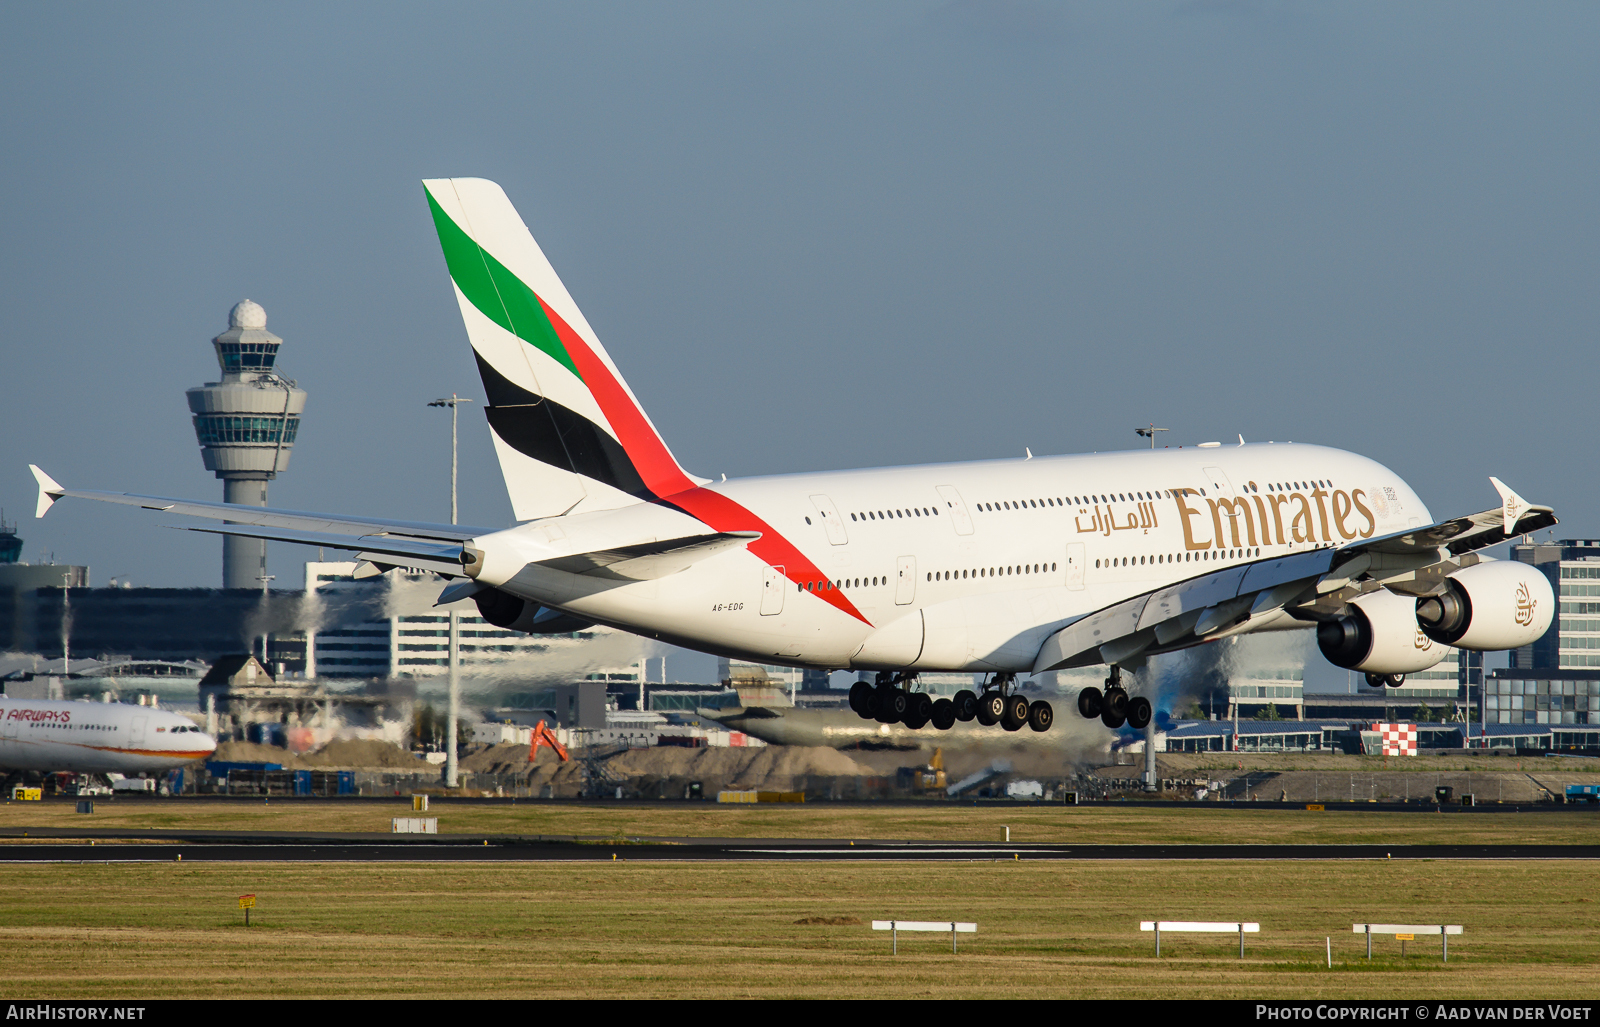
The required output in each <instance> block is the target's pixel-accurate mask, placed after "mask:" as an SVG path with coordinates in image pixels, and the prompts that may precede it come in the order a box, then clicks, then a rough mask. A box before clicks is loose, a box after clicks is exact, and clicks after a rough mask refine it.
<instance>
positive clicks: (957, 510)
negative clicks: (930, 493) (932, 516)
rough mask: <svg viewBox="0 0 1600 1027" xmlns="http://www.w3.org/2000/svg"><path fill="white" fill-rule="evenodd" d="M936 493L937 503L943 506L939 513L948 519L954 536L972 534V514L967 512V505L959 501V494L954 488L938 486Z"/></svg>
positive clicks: (951, 486)
mask: <svg viewBox="0 0 1600 1027" xmlns="http://www.w3.org/2000/svg"><path fill="white" fill-rule="evenodd" d="M936 491H937V492H938V493H939V502H941V503H942V504H944V509H942V510H940V511H939V513H940V514H942V515H943V516H945V517H948V518H950V526H951V527H952V528H954V529H956V534H957V535H970V534H972V514H971V513H969V512H968V511H967V504H966V503H963V502H962V501H961V493H959V492H957V491H956V487H955V486H954V485H940V486H939V487H938V489H937V490H936Z"/></svg>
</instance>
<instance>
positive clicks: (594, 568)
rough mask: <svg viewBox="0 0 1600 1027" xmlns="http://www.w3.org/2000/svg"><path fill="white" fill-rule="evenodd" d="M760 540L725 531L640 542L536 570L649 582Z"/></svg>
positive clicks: (553, 562) (542, 564) (579, 555)
mask: <svg viewBox="0 0 1600 1027" xmlns="http://www.w3.org/2000/svg"><path fill="white" fill-rule="evenodd" d="M760 537H761V532H759V531H725V532H717V533H716V534H713V535H693V536H690V537H688V538H669V539H662V540H660V541H657V542H641V543H638V544H636V545H631V546H621V547H619V548H616V549H597V550H594V551H592V552H588V553H574V554H573V555H571V556H558V557H556V558H555V559H553V560H542V561H540V562H539V564H538V566H540V567H548V568H550V569H551V570H557V571H565V572H566V573H568V574H584V575H589V576H591V577H599V578H611V579H613V580H622V581H652V580H654V579H656V578H665V577H667V576H668V575H672V574H676V573H678V572H679V571H682V570H686V569H688V568H689V567H692V566H693V565H695V564H697V563H699V562H700V561H701V560H704V559H706V558H707V557H710V556H715V555H716V554H717V553H720V552H722V551H723V550H727V549H734V548H742V547H744V546H747V545H749V544H750V543H752V542H754V541H755V540H756V539H758V538H760Z"/></svg>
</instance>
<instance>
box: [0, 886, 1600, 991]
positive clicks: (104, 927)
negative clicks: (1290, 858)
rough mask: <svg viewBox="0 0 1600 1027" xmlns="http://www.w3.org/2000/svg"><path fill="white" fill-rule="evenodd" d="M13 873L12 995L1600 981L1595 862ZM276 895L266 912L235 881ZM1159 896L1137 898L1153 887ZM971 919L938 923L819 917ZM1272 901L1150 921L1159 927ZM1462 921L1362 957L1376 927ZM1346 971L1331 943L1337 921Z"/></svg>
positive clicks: (1560, 986) (1403, 987)
mask: <svg viewBox="0 0 1600 1027" xmlns="http://www.w3.org/2000/svg"><path fill="white" fill-rule="evenodd" d="M1108 870H1109V873H1110V874H1111V875H1113V876H1105V877H1102V876H1100V875H1099V874H1097V873H1096V872H1095V870H1094V868H1092V867H1086V866H1083V865H1071V864H1060V863H1044V862H1038V863H1029V862H1021V863H1014V862H999V863H972V864H939V865H927V864H897V865H884V864H870V865H868V864H837V863H762V864H726V863H719V864H667V865H663V864H642V863H628V862H625V861H619V862H617V863H605V864H599V865H596V864H533V865H529V864H516V865H510V864H492V865H483V864H471V865H415V864H406V865H381V866H374V865H363V864H343V865H332V864H305V865H301V864H229V865H204V866H202V865H194V864H182V865H179V864H159V865H149V864H146V865H137V866H130V865H70V866H69V865H54V866H31V865H23V866H10V867H7V869H6V873H5V877H4V884H3V885H0V944H4V945H5V946H6V947H7V948H8V949H9V950H10V951H11V952H12V953H13V957H12V962H11V972H9V973H8V974H7V975H6V976H5V978H4V980H3V981H0V992H3V993H4V995H5V996H6V997H7V998H34V997H42V996H49V997H60V998H71V997H83V998H89V997H118V998H125V999H139V998H166V997H235V998H258V997H267V996H281V997H327V998H363V997H406V996H412V997H428V998H445V997H460V998H474V997H477V998H531V997H594V996H615V997H637V998H653V997H676V998H693V997H724V998H735V997H771V998H776V997H792V998H844V997H877V998H933V997H963V998H1011V997H1038V998H1044V997H1062V998H1079V997H1099V998H1130V997H1163V998H1180V997H1214V998H1323V997H1359V998H1385V997H1394V996H1403V997H1404V998H1406V999H1420V998H1446V999H1456V998H1468V997H1493V998H1515V997H1529V998H1532V997H1545V998H1554V997H1560V998H1583V997H1588V998H1593V997H1596V996H1600V975H1597V974H1596V973H1595V972H1594V969H1593V967H1594V964H1595V962H1596V960H1597V959H1600V923H1597V921H1596V917H1595V915H1594V913H1595V906H1594V904H1593V901H1592V900H1591V898H1590V897H1589V896H1590V895H1591V894H1592V893H1593V874H1594V869H1593V864H1592V863H1581V862H1573V861H1545V862H1531V863H1516V864H1510V863H1502V862H1496V861H1482V862H1432V861H1407V862H1393V863H1389V862H1378V863H1348V862H1338V863H1333V862H1281V863H1274V864H1261V863H1233V862H1219V863H1182V864H1178V863H1168V862H1148V863H1144V862H1130V863H1120V862H1119V863H1117V864H1116V865H1115V866H1113V867H1109V868H1108ZM247 892H248V893H255V894H256V895H257V896H258V897H259V899H258V902H259V905H258V906H257V908H256V910H255V914H254V917H253V920H254V923H253V925H252V926H251V927H250V928H248V929H246V928H245V927H244V926H243V917H242V914H241V913H240V912H239V910H238V909H237V903H236V897H237V896H238V895H240V894H243V893H247ZM1140 896H1143V898H1141V897H1140ZM888 917H894V918H901V919H913V918H926V919H936V918H938V919H945V918H957V919H962V920H974V921H976V922H977V923H978V930H979V933H978V934H977V935H976V936H970V935H967V936H963V937H962V939H961V953H960V954H959V955H955V956H952V955H951V954H950V951H949V939H948V937H947V936H942V935H921V936H914V937H911V938H908V937H905V936H902V939H901V953H900V955H899V956H898V957H892V956H890V955H889V939H888V936H887V935H886V934H881V933H876V932H873V931H871V930H869V929H868V926H867V925H866V924H865V923H862V924H859V925H848V924H847V925H833V926H829V925H817V924H801V923H799V922H798V921H801V920H811V919H816V918H826V919H844V920H859V921H863V922H865V921H870V920H872V919H874V918H888ZM1157 917H1160V918H1169V919H1217V920H1222V919H1235V918H1243V919H1250V920H1259V921H1260V922H1261V924H1262V933H1261V934H1260V935H1253V936H1250V937H1249V939H1248V941H1247V946H1246V957H1245V959H1244V960H1243V961H1240V960H1239V959H1238V958H1237V954H1238V953H1237V942H1236V940H1235V938H1234V936H1231V935H1210V936H1207V935H1189V936H1184V937H1178V936H1174V935H1168V936H1166V937H1164V938H1163V945H1162V948H1163V954H1162V958H1161V959H1160V960H1159V961H1158V960H1156V959H1155V958H1153V955H1152V940H1151V936H1150V935H1148V934H1141V933H1140V932H1139V931H1138V929H1137V927H1138V924H1137V921H1138V920H1140V919H1141V918H1145V919H1149V918H1157ZM1368 919H1372V920H1379V919H1382V920H1384V921H1389V922H1395V921H1399V922H1407V921H1416V922H1422V923H1437V922H1449V923H1460V924H1463V925H1465V926H1466V934H1465V935H1464V936H1462V937H1460V938H1457V939H1452V941H1451V946H1450V962H1449V964H1448V965H1444V964H1441V962H1440V960H1439V947H1438V943H1437V942H1436V941H1432V940H1430V941H1418V942H1414V943H1411V944H1410V945H1409V946H1408V952H1407V955H1406V958H1405V959H1404V960H1402V959H1401V958H1400V957H1399V945H1398V943H1396V942H1394V941H1392V940H1389V939H1384V940H1382V941H1380V942H1378V944H1377V946H1376V948H1377V953H1378V957H1379V958H1378V959H1377V960H1375V961H1374V962H1373V963H1371V964H1368V963H1367V962H1366V960H1365V959H1364V958H1363V957H1364V951H1365V950H1364V947H1363V940H1362V938H1361V937H1359V936H1356V935H1353V934H1351V933H1350V925H1351V923H1353V922H1356V921H1364V920H1368ZM1325 937H1331V938H1332V939H1333V945H1334V967H1333V969H1332V970H1331V971H1330V970H1329V969H1328V968H1327V966H1326V964H1325V962H1324V958H1325V957H1324V951H1325V950H1324V938H1325Z"/></svg>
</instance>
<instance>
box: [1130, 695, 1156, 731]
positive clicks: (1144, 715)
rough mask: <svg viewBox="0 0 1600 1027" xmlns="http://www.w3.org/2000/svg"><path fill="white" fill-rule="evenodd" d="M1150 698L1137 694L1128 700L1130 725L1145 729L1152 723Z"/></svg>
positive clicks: (1139, 729)
mask: <svg viewBox="0 0 1600 1027" xmlns="http://www.w3.org/2000/svg"><path fill="white" fill-rule="evenodd" d="M1150 712H1151V711H1150V700H1149V699H1146V698H1145V697H1144V696H1142V695H1141V696H1137V697H1135V698H1133V699H1129V700H1128V726H1129V727H1131V728H1134V729H1135V730H1138V731H1143V730H1144V728H1145V725H1147V724H1149V723H1150Z"/></svg>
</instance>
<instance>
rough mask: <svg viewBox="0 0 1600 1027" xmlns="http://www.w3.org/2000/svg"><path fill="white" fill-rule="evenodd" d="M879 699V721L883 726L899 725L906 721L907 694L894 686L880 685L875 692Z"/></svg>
mask: <svg viewBox="0 0 1600 1027" xmlns="http://www.w3.org/2000/svg"><path fill="white" fill-rule="evenodd" d="M874 691H875V692H876V694H877V697H878V721H879V722H880V723H883V724H898V723H900V721H901V720H903V719H905V715H906V694H905V693H904V692H902V691H900V689H898V688H896V687H894V686H893V685H879V686H878V687H877V688H876V689H875V690H874Z"/></svg>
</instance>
